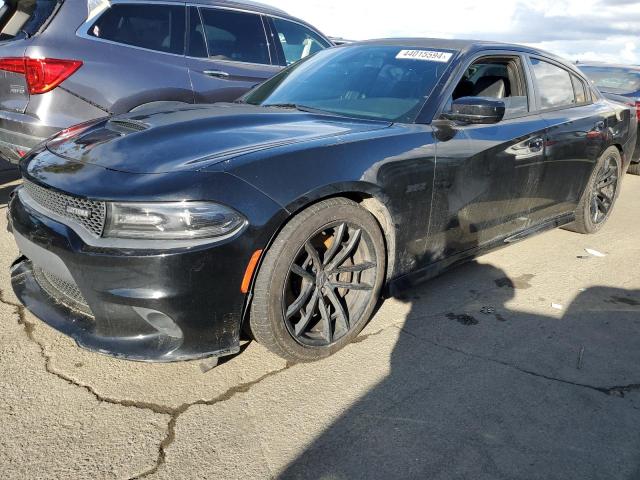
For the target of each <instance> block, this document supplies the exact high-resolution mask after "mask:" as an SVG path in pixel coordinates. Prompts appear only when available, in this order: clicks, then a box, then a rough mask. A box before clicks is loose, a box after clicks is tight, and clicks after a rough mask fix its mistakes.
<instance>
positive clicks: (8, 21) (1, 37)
mask: <svg viewBox="0 0 640 480" xmlns="http://www.w3.org/2000/svg"><path fill="white" fill-rule="evenodd" d="M61 3H62V0H37V1H36V0H18V1H15V0H11V1H9V0H0V42H1V41H7V40H12V39H18V38H24V37H27V36H30V35H34V34H36V33H38V31H39V30H40V29H41V28H42V26H43V25H44V24H45V23H46V22H47V20H49V18H50V17H51V16H52V15H53V13H54V12H55V10H56V7H57V6H58V4H61Z"/></svg>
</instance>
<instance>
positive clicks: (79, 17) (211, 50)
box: [0, 0, 332, 162]
mask: <svg viewBox="0 0 640 480" xmlns="http://www.w3.org/2000/svg"><path fill="white" fill-rule="evenodd" d="M330 46H332V43H331V41H330V40H328V39H327V37H325V36H324V35H322V34H321V33H320V32H319V31H318V30H316V29H315V28H313V27H312V26H311V25H309V24H307V23H305V22H303V21H301V20H298V19H296V18H293V17H291V16H289V15H287V14H286V13H285V12H283V11H281V10H278V9H275V8H272V7H268V6H265V5H261V4H257V3H253V2H245V1H241V0H238V1H222V0H218V1H215V0H194V1H191V2H189V3H186V2H184V1H178V0H164V1H162V2H156V1H151V0H148V1H141V0H111V1H108V0H37V1H36V0H0V157H4V158H6V159H9V160H10V161H13V162H17V161H18V160H19V159H20V158H21V157H22V156H23V155H24V154H25V153H26V152H27V151H28V150H29V149H30V148H31V147H33V146H35V145H36V144H38V143H40V142H41V141H42V140H43V139H45V138H47V137H49V136H51V135H53V134H55V133H57V132H58V131H60V130H62V129H65V128H67V127H69V126H71V125H75V124H78V123H82V122H84V121H88V120H92V119H94V118H98V117H103V116H108V115H112V114H120V113H125V112H130V111H133V110H136V109H140V108H142V107H147V106H149V105H157V104H158V103H164V102H172V103H173V102H180V103H212V102H220V101H233V100H235V99H237V98H238V97H240V96H241V95H242V94H244V93H245V92H246V91H247V90H249V89H250V88H251V87H253V86H254V85H256V84H258V83H261V82H263V81H264V80H266V79H268V78H270V77H271V76H273V75H274V74H275V73H277V72H278V71H280V70H281V69H282V68H283V67H285V66H286V65H289V64H291V63H294V62H296V61H297V60H299V59H301V58H303V57H306V56H308V55H310V54H313V53H315V52H316V51H319V50H322V49H324V48H327V47H330Z"/></svg>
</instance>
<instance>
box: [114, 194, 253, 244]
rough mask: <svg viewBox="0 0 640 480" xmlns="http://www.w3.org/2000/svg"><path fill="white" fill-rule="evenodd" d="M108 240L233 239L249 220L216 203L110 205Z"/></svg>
mask: <svg viewBox="0 0 640 480" xmlns="http://www.w3.org/2000/svg"><path fill="white" fill-rule="evenodd" d="M107 215H108V216H107V224H106V227H105V230H104V236H105V237H116V238H139V239H151V240H189V239H199V238H214V237H224V236H228V235H231V234H233V233H235V232H237V231H238V230H240V229H241V228H242V227H243V226H244V225H245V224H246V223H247V220H246V219H245V218H244V217H243V216H242V215H240V214H239V213H238V212H236V211H234V210H232V209H230V208H228V207H225V206H222V205H218V204H215V203H206V202H178V203H111V204H109V206H108V214H107Z"/></svg>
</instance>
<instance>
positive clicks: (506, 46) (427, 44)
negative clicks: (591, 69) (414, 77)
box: [352, 37, 568, 63]
mask: <svg viewBox="0 0 640 480" xmlns="http://www.w3.org/2000/svg"><path fill="white" fill-rule="evenodd" d="M352 45H354V44H352ZM355 45H387V46H393V47H413V48H438V49H444V50H457V51H461V52H464V53H466V52H470V51H474V50H515V51H519V52H524V53H532V54H540V55H543V56H545V57H550V58H553V59H556V60H558V61H561V62H563V63H568V61H567V60H566V59H564V58H561V57H558V56H557V55H554V54H553V53H549V52H545V51H544V50H539V49H536V48H531V47H526V46H524V45H517V44H514V43H513V44H512V43H502V42H493V41H487V40H464V39H445V38H411V37H408V38H382V39H375V40H365V41H362V42H357V43H355Z"/></svg>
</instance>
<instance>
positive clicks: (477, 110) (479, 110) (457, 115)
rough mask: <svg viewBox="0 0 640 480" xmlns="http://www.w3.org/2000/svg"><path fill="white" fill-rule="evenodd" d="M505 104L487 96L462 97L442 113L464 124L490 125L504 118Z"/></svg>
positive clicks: (448, 118)
mask: <svg viewBox="0 0 640 480" xmlns="http://www.w3.org/2000/svg"><path fill="white" fill-rule="evenodd" d="M506 109H507V108H506V105H505V103H504V102H503V101H502V100H499V99H497V98H488V97H462V98H458V99H456V100H454V101H453V104H452V105H451V111H450V112H446V113H443V114H442V116H443V117H444V118H446V119H447V120H452V121H454V122H459V123H465V124H480V125H492V124H495V123H499V122H501V121H502V119H503V118H504V114H505V112H506Z"/></svg>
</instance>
